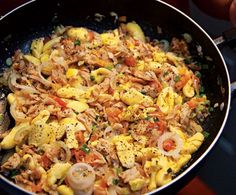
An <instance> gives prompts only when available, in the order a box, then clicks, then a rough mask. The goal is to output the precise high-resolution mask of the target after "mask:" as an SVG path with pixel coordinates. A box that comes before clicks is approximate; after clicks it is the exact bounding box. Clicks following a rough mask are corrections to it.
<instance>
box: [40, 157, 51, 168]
mask: <svg viewBox="0 0 236 195" xmlns="http://www.w3.org/2000/svg"><path fill="white" fill-rule="evenodd" d="M41 163H42V165H43V167H49V166H50V165H51V164H52V161H51V160H50V159H49V158H48V157H47V155H46V154H44V155H42V157H41Z"/></svg>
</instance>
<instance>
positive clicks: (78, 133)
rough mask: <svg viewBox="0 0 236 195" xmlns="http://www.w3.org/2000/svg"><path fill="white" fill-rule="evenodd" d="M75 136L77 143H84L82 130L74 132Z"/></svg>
mask: <svg viewBox="0 0 236 195" xmlns="http://www.w3.org/2000/svg"><path fill="white" fill-rule="evenodd" d="M75 138H76V140H77V141H78V143H79V145H82V144H84V143H85V140H84V133H83V132H82V131H78V132H76V134H75Z"/></svg>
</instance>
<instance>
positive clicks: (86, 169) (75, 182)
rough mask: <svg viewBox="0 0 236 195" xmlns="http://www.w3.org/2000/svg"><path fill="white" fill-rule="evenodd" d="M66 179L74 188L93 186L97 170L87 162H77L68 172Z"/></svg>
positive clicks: (83, 188) (80, 188) (82, 188)
mask: <svg viewBox="0 0 236 195" xmlns="http://www.w3.org/2000/svg"><path fill="white" fill-rule="evenodd" d="M66 179H67V181H68V183H69V185H70V187H71V188H72V189H73V190H85V189H88V188H90V187H92V186H93V184H94V181H95V171H94V169H93V167H91V166H90V165H89V164H86V163H76V164H74V165H73V166H72V167H71V168H70V169H69V171H68V172H67V175H66Z"/></svg>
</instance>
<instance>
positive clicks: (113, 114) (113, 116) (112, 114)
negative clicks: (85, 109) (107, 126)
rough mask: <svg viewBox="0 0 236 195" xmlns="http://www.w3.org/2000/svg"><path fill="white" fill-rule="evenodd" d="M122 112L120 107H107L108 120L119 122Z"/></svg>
mask: <svg viewBox="0 0 236 195" xmlns="http://www.w3.org/2000/svg"><path fill="white" fill-rule="evenodd" d="M121 112H122V110H121V109H119V108H114V107H111V108H106V114H107V117H108V121H110V122H118V121H119V114H120V113H121Z"/></svg>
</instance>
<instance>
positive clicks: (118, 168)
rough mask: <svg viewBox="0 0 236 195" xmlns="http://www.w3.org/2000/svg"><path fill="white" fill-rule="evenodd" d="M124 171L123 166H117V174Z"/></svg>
mask: <svg viewBox="0 0 236 195" xmlns="http://www.w3.org/2000/svg"><path fill="white" fill-rule="evenodd" d="M122 171H123V169H122V167H117V168H116V174H117V175H119V174H120V173H121V172H122Z"/></svg>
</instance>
